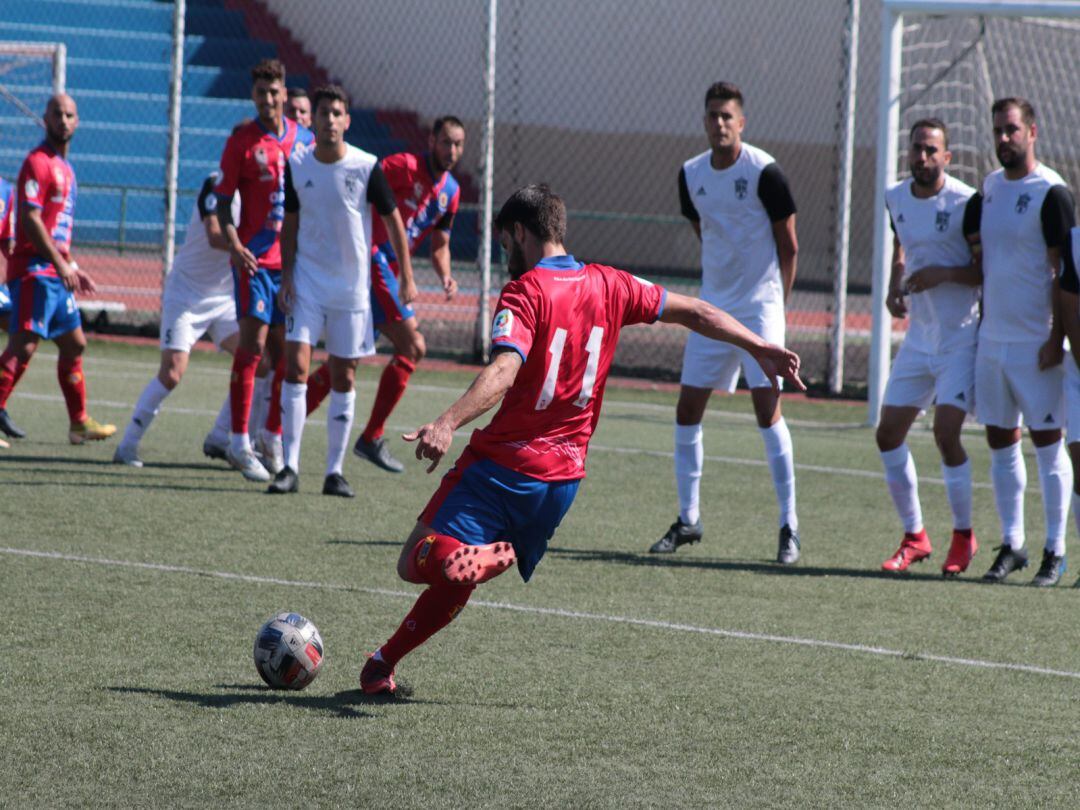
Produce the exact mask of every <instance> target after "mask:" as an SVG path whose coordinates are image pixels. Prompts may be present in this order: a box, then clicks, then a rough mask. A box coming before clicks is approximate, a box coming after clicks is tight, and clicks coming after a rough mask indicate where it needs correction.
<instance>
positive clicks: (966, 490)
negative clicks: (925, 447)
mask: <svg viewBox="0 0 1080 810" xmlns="http://www.w3.org/2000/svg"><path fill="white" fill-rule="evenodd" d="M941 477H942V478H944V479H945V494H946V495H948V497H949V507H950V508H951V509H952V520H953V522H952V525H953V528H954V529H970V528H971V459H970V458H969V459H965V461H964V463H963V464H958V465H957V466H955V467H947V466H946V465H945V462H944V461H943V462H941Z"/></svg>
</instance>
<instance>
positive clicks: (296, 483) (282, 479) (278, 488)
mask: <svg viewBox="0 0 1080 810" xmlns="http://www.w3.org/2000/svg"><path fill="white" fill-rule="evenodd" d="M299 491H300V478H299V476H297V474H296V473H295V472H293V469H292V467H282V468H281V472H279V473H278V474H277V475H275V476H274V480H273V481H271V482H270V486H268V487H267V488H266V492H267V494H268V495H284V494H286V493H288V492H299Z"/></svg>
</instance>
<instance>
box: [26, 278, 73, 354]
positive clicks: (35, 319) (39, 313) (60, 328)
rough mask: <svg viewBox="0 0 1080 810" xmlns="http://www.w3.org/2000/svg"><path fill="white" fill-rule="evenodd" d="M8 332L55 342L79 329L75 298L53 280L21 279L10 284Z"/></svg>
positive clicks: (59, 283) (57, 281) (62, 283)
mask: <svg viewBox="0 0 1080 810" xmlns="http://www.w3.org/2000/svg"><path fill="white" fill-rule="evenodd" d="M9 286H10V289H11V314H12V317H11V323H10V324H9V325H8V331H9V332H11V334H15V333H16V332H33V333H34V334H35V335H41V336H42V337H43V338H46V339H47V340H54V339H55V338H58V337H60V336H61V335H66V334H67V333H68V332H73V331H75V330H76V329H78V328H79V327H80V326H82V318H81V317H79V306H78V304H76V303H75V296H74V295H72V294H71V291H70V290H68V289H67V288H66V287H65V286H64V282H62V281H61V280H60V279H59V278H57V277H56V276H23V277H22V278H17V279H14V280H13V281H11V282H10V285H9Z"/></svg>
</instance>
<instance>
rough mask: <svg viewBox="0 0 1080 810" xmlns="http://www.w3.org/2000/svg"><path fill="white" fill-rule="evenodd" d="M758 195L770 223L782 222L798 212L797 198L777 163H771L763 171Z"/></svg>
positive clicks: (759, 180) (759, 181)
mask: <svg viewBox="0 0 1080 810" xmlns="http://www.w3.org/2000/svg"><path fill="white" fill-rule="evenodd" d="M757 193H758V199H759V200H761V204H762V205H763V206H765V212H766V213H767V214H768V215H769V221H770V222H780V221H781V220H784V219H787V218H788V217H790V216H791V215H792V214H794V213H795V212H796V209H795V198H794V197H792V196H791V189H790V188H789V187H788V181H787V178H786V177H785V176H784V173H783V172H782V171H781V170H780V166H779V165H778V164H776V163H770V164H769V165H768V166H766V167H765V168H764V169H762V170H761V176H760V177H758V190H757Z"/></svg>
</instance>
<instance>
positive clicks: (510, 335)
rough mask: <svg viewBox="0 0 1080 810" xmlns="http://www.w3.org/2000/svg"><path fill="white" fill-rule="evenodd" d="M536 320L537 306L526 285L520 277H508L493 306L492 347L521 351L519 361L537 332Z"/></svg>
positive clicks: (525, 353) (525, 357) (530, 347)
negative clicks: (517, 278)
mask: <svg viewBox="0 0 1080 810" xmlns="http://www.w3.org/2000/svg"><path fill="white" fill-rule="evenodd" d="M536 320H537V319H536V307H535V305H534V303H533V298H532V297H531V296H530V295H529V288H528V287H527V286H525V284H523V283H522V282H521V281H520V280H519V281H511V282H510V283H509V284H507V285H506V287H504V288H503V291H502V295H500V296H499V303H498V304H497V305H496V307H495V319H494V320H493V321H492V324H491V348H492V350H493V351H495V350H499V349H502V350H511V351H515V352H517V353H518V354H520V355H521V360H522V362H524V361H525V360H527V359H528V358H529V350H530V349H532V344H533V338H534V337H535V335H536Z"/></svg>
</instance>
